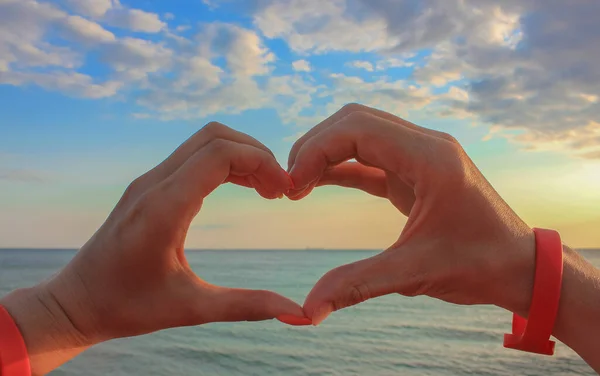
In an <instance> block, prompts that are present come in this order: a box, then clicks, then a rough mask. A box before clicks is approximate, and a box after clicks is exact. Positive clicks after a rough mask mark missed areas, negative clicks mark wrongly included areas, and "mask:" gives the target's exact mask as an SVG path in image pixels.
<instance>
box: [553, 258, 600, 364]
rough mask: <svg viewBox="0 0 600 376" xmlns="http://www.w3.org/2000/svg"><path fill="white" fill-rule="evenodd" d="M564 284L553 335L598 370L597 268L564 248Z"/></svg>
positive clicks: (599, 289)
mask: <svg viewBox="0 0 600 376" xmlns="http://www.w3.org/2000/svg"><path fill="white" fill-rule="evenodd" d="M563 249H564V251H563V258H564V266H563V268H564V270H563V284H562V292H561V297H560V304H559V309H558V316H557V321H556V325H555V327H554V333H553V334H554V336H555V337H556V338H557V339H559V340H560V341H561V342H563V343H564V344H566V345H567V346H569V347H570V348H572V349H573V350H575V351H576V352H577V353H578V354H579V355H580V356H581V357H582V358H583V359H584V360H585V361H586V362H587V363H588V364H589V365H590V366H591V367H592V368H593V369H594V370H595V371H596V372H598V373H600V270H598V269H597V268H595V267H594V266H593V265H591V264H590V263H589V262H587V261H586V260H585V259H584V258H583V257H581V256H580V255H579V254H578V253H577V252H575V251H573V250H571V249H570V248H568V247H566V246H565V247H564V248H563Z"/></svg>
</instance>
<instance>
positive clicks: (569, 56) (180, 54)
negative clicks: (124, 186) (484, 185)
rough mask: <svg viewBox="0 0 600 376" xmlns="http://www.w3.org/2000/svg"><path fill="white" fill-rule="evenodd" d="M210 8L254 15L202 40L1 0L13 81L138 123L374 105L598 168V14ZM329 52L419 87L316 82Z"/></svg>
mask: <svg viewBox="0 0 600 376" xmlns="http://www.w3.org/2000/svg"><path fill="white" fill-rule="evenodd" d="M205 3H207V4H210V6H211V7H217V6H219V3H221V4H224V3H226V4H227V6H233V5H243V7H241V8H239V9H245V10H249V11H250V14H249V15H248V16H249V18H250V19H251V20H252V26H251V27H242V26H239V25H233V24H228V23H222V22H214V23H209V24H203V25H199V26H197V28H198V30H199V32H198V33H197V35H196V36H195V37H193V38H189V37H188V36H187V35H186V36H183V35H177V34H175V31H179V32H181V31H184V30H183V28H179V27H178V28H176V29H175V30H169V29H168V28H167V25H166V23H165V22H163V21H162V20H161V19H160V17H159V16H158V15H157V14H155V13H150V12H147V11H144V10H140V9H133V8H129V7H127V6H125V5H123V4H121V3H120V2H119V1H117V0H77V1H75V0H64V1H62V2H57V3H56V4H55V3H48V2H38V1H35V0H0V83H4V84H10V85H29V84H31V85H33V84H36V85H39V86H42V87H44V88H46V89H48V90H58V91H62V92H65V93H67V94H68V95H74V96H83V97H88V98H102V97H106V96H110V95H114V94H116V93H117V92H118V91H119V90H123V89H125V88H127V89H129V90H128V92H130V93H133V94H132V95H134V98H133V99H132V100H134V101H135V102H136V103H138V104H139V105H140V106H141V107H143V108H141V109H138V108H136V109H135V113H137V114H138V116H151V115H152V116H158V117H160V118H163V119H165V120H167V119H180V118H195V117H202V116H207V115H212V114H215V113H218V112H227V113H239V112H241V111H244V110H247V109H256V108H272V109H275V110H276V111H277V112H278V113H279V115H280V117H281V118H282V119H283V121H284V122H286V123H293V124H297V125H307V124H311V123H314V121H315V120H316V119H317V118H318V117H321V116H326V115H327V114H328V112H329V111H331V110H335V109H337V108H334V107H337V106H338V105H341V104H343V102H345V101H352V102H353V101H364V102H366V103H369V104H372V105H375V106H382V107H385V108H386V109H389V110H393V111H412V110H413V109H425V110H426V111H428V113H429V114H432V115H437V116H447V117H453V118H461V119H466V118H468V119H470V120H472V121H473V123H476V124H485V125H487V126H490V128H491V129H494V132H491V133H490V135H489V137H507V138H509V139H510V140H511V142H517V143H520V144H522V145H524V146H526V147H527V148H530V149H539V150H545V149H552V150H561V151H569V152H571V153H573V154H575V155H580V156H586V157H588V158H589V157H590V156H596V155H597V152H596V151H597V150H598V149H600V140H599V139H598V132H600V131H599V127H600V125H599V124H600V101H599V99H598V98H600V64H597V62H598V61H600V49H598V48H593V47H594V46H597V45H598V44H599V43H600V26H599V25H598V22H597V17H596V15H597V14H599V13H600V3H599V2H597V1H573V2H566V1H558V0H550V1H546V2H541V1H538V0H524V1H523V0H520V1H517V0H507V1H503V2H498V1H492V0H477V1H475V0H424V1H421V2H418V4H416V3H415V2H414V1H412V0H331V1H327V2H324V1H321V0H289V1H285V2H283V1H279V0H251V1H250V0H249V1H241V0H228V1H221V2H218V1H205ZM61 5H64V6H67V7H68V11H67V10H64V9H62V8H61V7H60V6H61ZM69 12H71V13H69ZM73 12H75V13H76V14H73ZM167 18H171V17H170V16H167V15H165V19H167ZM110 26H112V27H118V28H120V29H119V30H118V31H115V33H116V35H115V34H113V31H114V30H113V29H112V28H110ZM194 27H196V26H194ZM139 33H152V35H145V36H144V35H140V34H139ZM186 34H187V33H186ZM265 39H266V40H269V41H268V42H265ZM272 39H277V40H278V42H277V43H279V42H283V43H286V44H287V46H288V47H289V48H290V50H291V53H292V55H293V56H297V57H296V60H295V61H294V62H293V63H292V68H293V69H294V71H295V72H304V73H303V74H301V75H300V74H296V73H294V74H290V75H281V74H279V73H278V72H279V71H278V69H279V67H280V66H281V65H282V62H281V61H278V60H277V57H276V56H275V54H274V52H273V51H271V50H270V49H269V47H268V46H270V45H271V44H270V40H272ZM90 51H92V53H91V54H90ZM332 52H340V53H341V54H340V55H339V56H345V58H347V56H350V58H347V60H350V62H349V63H348V64H349V65H351V66H353V67H355V68H360V69H365V70H366V71H368V72H380V73H382V75H383V74H386V75H387V76H392V74H393V73H394V71H393V69H394V68H402V70H401V73H402V74H406V75H408V77H406V78H403V79H402V80H398V79H394V78H390V77H379V78H374V79H373V80H364V79H362V78H360V77H354V76H352V75H350V74H349V73H347V71H348V69H347V68H344V70H341V71H339V72H336V73H335V74H333V75H330V76H327V74H328V73H329V72H332V71H333V72H335V69H336V68H335V67H334V68H333V69H332V70H329V71H327V72H326V73H325V74H323V75H321V74H315V73H313V70H314V68H315V67H314V66H312V65H314V64H318V62H319V59H318V58H315V59H312V58H308V57H306V56H308V55H310V54H323V55H324V54H328V53H332ZM352 53H357V54H355V55H353V54H352ZM97 56H99V59H100V62H102V63H104V64H106V66H107V67H108V68H110V72H109V74H108V76H107V77H106V78H102V79H101V80H100V79H98V78H97V77H92V76H90V74H89V73H88V72H86V70H85V69H86V64H87V62H88V59H90V58H96V57H97ZM308 60H310V61H311V62H312V64H309V63H308ZM288 61H289V60H285V61H284V62H283V64H286V65H287V67H288V68H289V65H288V64H289V63H288ZM332 61H335V59H332ZM334 64H335V63H334ZM317 67H318V68H319V69H318V72H322V69H320V66H317ZM344 72H346V73H344ZM324 84H330V85H331V87H330V88H326V87H324ZM144 108H145V109H144Z"/></svg>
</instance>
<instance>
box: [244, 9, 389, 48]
mask: <svg viewBox="0 0 600 376" xmlns="http://www.w3.org/2000/svg"><path fill="white" fill-rule="evenodd" d="M352 3H353V4H354V5H355V6H357V7H358V8H357V9H356V11H357V14H354V13H353V12H352V11H353V10H355V9H350V8H351V7H350V4H349V3H347V2H346V1H345V0H331V1H321V0H290V1H285V2H281V1H276V0H268V1H263V2H261V6H260V7H258V11H257V12H256V13H255V14H254V23H255V24H256V26H257V27H258V28H259V29H260V30H261V31H262V32H263V34H264V35H265V36H267V37H268V38H283V39H285V40H286V41H287V43H288V44H289V45H290V47H291V48H292V49H293V50H295V51H297V52H300V53H308V52H316V53H324V52H327V51H331V50H345V51H353V52H357V51H375V50H378V49H382V48H386V47H392V46H394V39H395V38H393V37H389V36H388V32H387V25H386V23H385V22H384V20H383V19H382V18H381V17H371V16H370V15H369V14H364V13H360V14H359V13H358V12H359V11H360V9H362V8H364V7H363V6H362V5H361V4H359V2H356V1H354V2H352ZM359 8H360V9H359Z"/></svg>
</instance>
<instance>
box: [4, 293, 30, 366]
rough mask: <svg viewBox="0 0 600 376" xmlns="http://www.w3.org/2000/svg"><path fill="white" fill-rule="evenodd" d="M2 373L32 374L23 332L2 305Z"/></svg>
mask: <svg viewBox="0 0 600 376" xmlns="http://www.w3.org/2000/svg"><path fill="white" fill-rule="evenodd" d="M0 375H2V376H30V375H31V367H30V365H29V355H28V354H27V347H25V341H24V340H23V337H22V336H21V332H20V331H19V328H17V325H16V324H15V322H14V321H13V319H12V317H11V316H10V314H9V313H8V311H6V309H5V308H4V307H2V306H1V305H0Z"/></svg>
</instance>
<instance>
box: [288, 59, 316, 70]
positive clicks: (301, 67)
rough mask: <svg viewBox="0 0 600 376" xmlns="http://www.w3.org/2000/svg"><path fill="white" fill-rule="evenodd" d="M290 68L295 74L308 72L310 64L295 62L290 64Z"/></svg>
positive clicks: (303, 61)
mask: <svg viewBox="0 0 600 376" xmlns="http://www.w3.org/2000/svg"><path fill="white" fill-rule="evenodd" d="M292 68H293V69H294V70H295V71H296V72H310V71H311V67H310V63H309V62H308V61H307V60H296V61H294V62H292Z"/></svg>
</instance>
